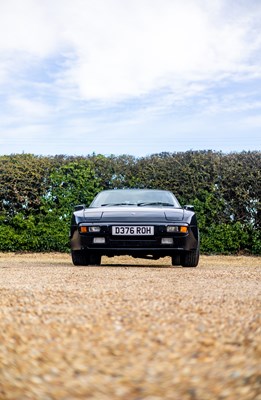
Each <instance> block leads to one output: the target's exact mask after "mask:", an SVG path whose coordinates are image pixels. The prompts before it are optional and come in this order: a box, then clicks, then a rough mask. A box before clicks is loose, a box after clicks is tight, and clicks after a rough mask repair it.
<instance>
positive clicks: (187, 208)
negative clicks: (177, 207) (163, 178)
mask: <svg viewBox="0 0 261 400" xmlns="http://www.w3.org/2000/svg"><path fill="white" fill-rule="evenodd" d="M184 209H185V210H188V211H194V210H195V208H194V206H192V205H191V204H187V205H186V206H184Z"/></svg>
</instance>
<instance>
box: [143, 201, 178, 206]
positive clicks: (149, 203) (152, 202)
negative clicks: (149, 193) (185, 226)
mask: <svg viewBox="0 0 261 400" xmlns="http://www.w3.org/2000/svg"><path fill="white" fill-rule="evenodd" d="M137 206H139V207H140V206H141V207H142V206H164V207H174V204H171V203H164V202H163V201H144V202H142V203H138V204H137Z"/></svg>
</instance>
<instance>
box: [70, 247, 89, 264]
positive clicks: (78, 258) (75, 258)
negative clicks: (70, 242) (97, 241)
mask: <svg viewBox="0 0 261 400" xmlns="http://www.w3.org/2000/svg"><path fill="white" fill-rule="evenodd" d="M71 255H72V262H73V264H74V265H89V264H90V256H89V254H88V253H86V251H83V250H72V251H71Z"/></svg>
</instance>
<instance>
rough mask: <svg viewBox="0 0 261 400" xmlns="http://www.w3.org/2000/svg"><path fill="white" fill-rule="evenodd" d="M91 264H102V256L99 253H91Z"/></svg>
mask: <svg viewBox="0 0 261 400" xmlns="http://www.w3.org/2000/svg"><path fill="white" fill-rule="evenodd" d="M89 257H90V261H89V265H101V256H100V255H99V254H90V256H89Z"/></svg>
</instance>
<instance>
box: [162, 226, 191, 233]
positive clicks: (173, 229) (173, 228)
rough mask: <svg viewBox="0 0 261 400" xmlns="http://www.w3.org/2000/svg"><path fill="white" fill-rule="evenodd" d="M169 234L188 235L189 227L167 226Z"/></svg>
mask: <svg viewBox="0 0 261 400" xmlns="http://www.w3.org/2000/svg"><path fill="white" fill-rule="evenodd" d="M167 232H168V233H177V232H181V233H187V232H188V227H187V226H175V225H169V226H167Z"/></svg>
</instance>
